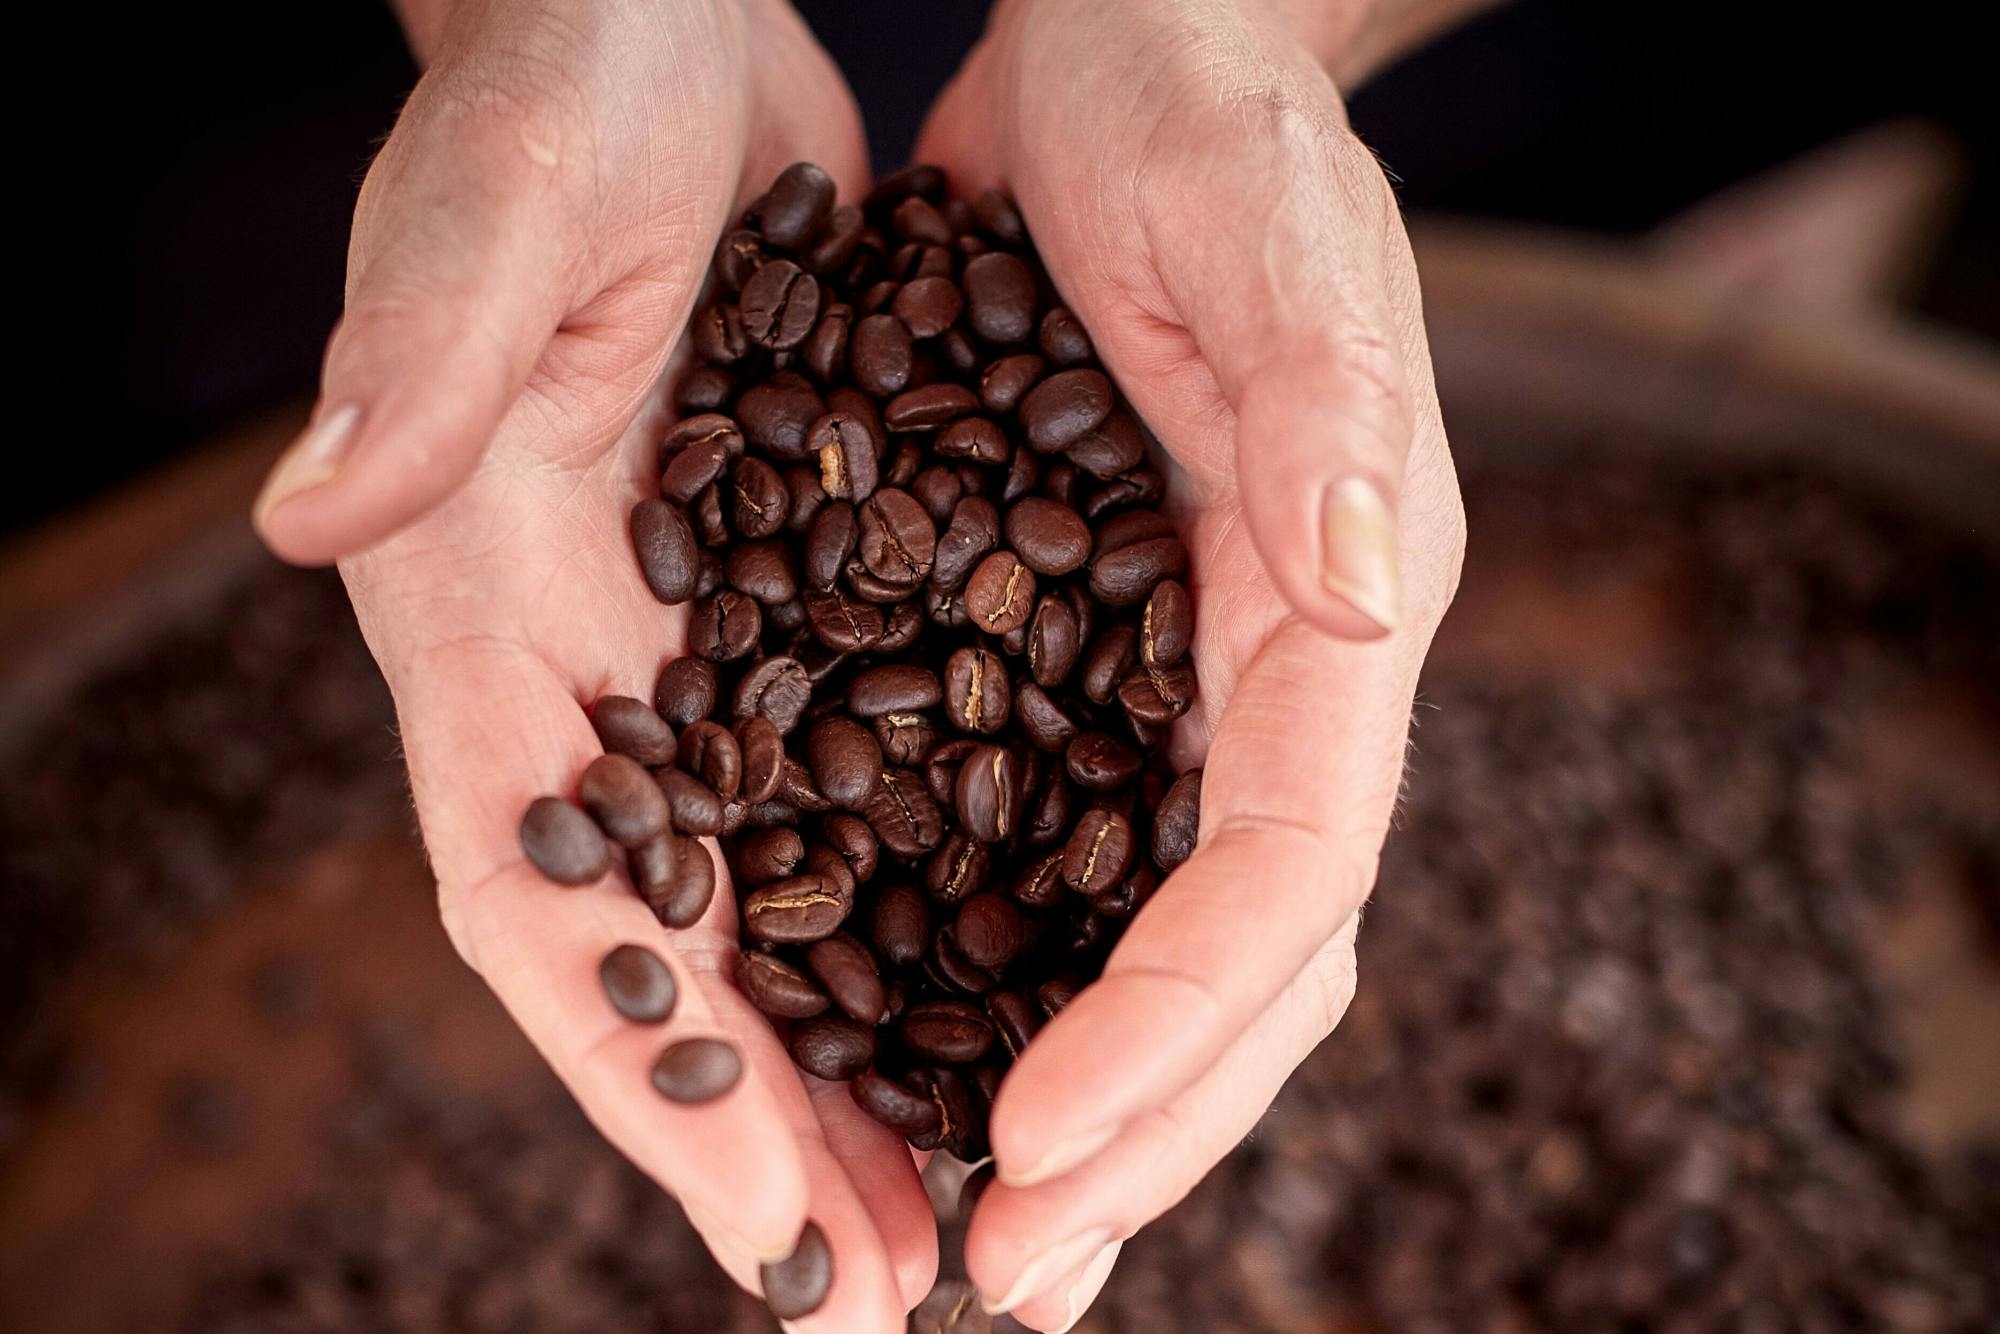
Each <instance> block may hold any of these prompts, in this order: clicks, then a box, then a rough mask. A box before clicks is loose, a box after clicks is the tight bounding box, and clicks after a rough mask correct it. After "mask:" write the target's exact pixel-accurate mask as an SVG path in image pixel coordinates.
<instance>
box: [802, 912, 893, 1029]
mask: <svg viewBox="0 0 2000 1334" xmlns="http://www.w3.org/2000/svg"><path fill="white" fill-rule="evenodd" d="M806 967H808V968H810V969H811V970H812V974H813V976H814V977H816V978H818V979H819V983H820V985H821V986H822V987H824V988H826V994H827V995H829V996H831V997H832V998H833V1003H834V1004H836V1005H838V1006H839V1007H840V1008H841V1009H842V1010H845V1011H846V1012H847V1015H848V1017H849V1018H852V1019H855V1020H858V1021H859V1022H861V1023H864V1024H870V1025H873V1024H879V1023H883V1022H885V1021H886V1020H887V1018H888V1004H889V1003H888V996H887V993H886V992H885V991H884V989H883V986H882V974H881V971H880V970H879V969H877V968H876V966H875V956H874V955H872V954H870V953H869V952H868V947H867V946H866V945H863V944H862V943H861V942H860V941H858V940H856V939H855V938H854V937H853V936H850V935H848V934H847V933H846V932H841V933H839V934H837V935H832V936H828V937H827V938H826V939H825V940H821V941H816V942H814V944H813V945H812V946H811V947H810V948H809V949H807V950H806Z"/></svg>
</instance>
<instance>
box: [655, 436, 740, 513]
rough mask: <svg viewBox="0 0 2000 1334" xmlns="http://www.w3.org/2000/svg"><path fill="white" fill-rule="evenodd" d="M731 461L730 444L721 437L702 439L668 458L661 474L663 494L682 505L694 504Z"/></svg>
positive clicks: (661, 492) (661, 490) (665, 497)
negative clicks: (727, 444) (697, 497)
mask: <svg viewBox="0 0 2000 1334" xmlns="http://www.w3.org/2000/svg"><path fill="white" fill-rule="evenodd" d="M725 420H726V419H725ZM729 463H730V457H729V450H728V447H727V446H726V445H725V444H724V443H723V442H722V441H721V440H718V439H715V438H712V437H711V438H704V439H701V440H698V441H696V442H695V443H693V444H691V445H689V446H688V447H687V448H686V449H683V450H681V451H680V452H679V453H678V454H675V455H674V456H673V457H672V458H671V459H669V460H667V466H666V469H665V471H663V472H662V473H661V474H660V495H661V496H662V497H663V498H664V499H667V500H671V501H673V502H674V503H675V504H678V505H691V504H693V503H694V499H695V497H696V496H698V495H700V494H701V493H702V491H703V490H705V489H706V488H708V487H709V486H711V485H713V484H714V482H715V480H716V479H717V478H718V477H720V476H722V474H723V473H724V472H725V471H726V470H727V469H728V467H729Z"/></svg>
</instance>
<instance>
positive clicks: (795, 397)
mask: <svg viewBox="0 0 2000 1334" xmlns="http://www.w3.org/2000/svg"><path fill="white" fill-rule="evenodd" d="M825 411H826V405H825V404H824V403H823V402H821V400H820V396H819V393H818V391H816V390H815V389H814V388H813V387H812V382H811V381H809V380H807V379H806V378H805V377H804V376H803V375H795V374H793V373H792V372H790V371H779V372H777V373H776V374H774V375H772V376H771V378H770V379H768V380H765V381H764V382H762V383H761V384H756V385H752V386H751V387H750V388H748V389H746V390H744V391H743V394H742V397H740V398H738V399H737V400H736V420H737V422H738V423H740V424H741V426H742V428H743V438H744V440H745V441H746V442H748V443H749V444H751V445H755V446H756V447H757V448H759V449H761V450H764V451H765V452H766V453H768V454H770V455H771V456H772V457H773V458H776V459H781V460H787V461H789V460H796V459H802V458H804V457H805V456H806V431H807V430H808V429H809V428H810V427H811V426H812V424H813V423H814V422H816V421H818V420H819V419H820V417H821V415H822V414H824V413H825Z"/></svg>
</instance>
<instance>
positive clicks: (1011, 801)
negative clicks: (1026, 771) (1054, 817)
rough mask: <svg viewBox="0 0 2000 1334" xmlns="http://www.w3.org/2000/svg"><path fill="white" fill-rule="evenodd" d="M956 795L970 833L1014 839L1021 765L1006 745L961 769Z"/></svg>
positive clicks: (979, 753) (982, 751) (985, 750)
mask: <svg viewBox="0 0 2000 1334" xmlns="http://www.w3.org/2000/svg"><path fill="white" fill-rule="evenodd" d="M955 795H956V803H955V804H956V807H957V810H958V818H959V820H960V821H961V822H963V824H964V825H965V829H966V832H967V833H969V834H971V835H972V836H973V837H974V838H976V839H978V840H979V841H980V842H982V843H998V842H1000V841H1002V840H1003V839H1007V838H1011V837H1012V836H1013V835H1014V833H1015V831H1016V830H1017V829H1018V828H1019V825H1020V818H1021V795H1022V783H1021V766H1020V762H1019V761H1018V760H1016V759H1015V758H1014V753H1013V752H1012V751H1010V750H1008V749H1006V748H1005V747H1004V746H981V747H979V748H978V749H977V750H975V751H973V752H972V754H970V755H968V756H967V757H966V759H965V762H964V763H963V764H961V765H960V766H959V769H958V782H957V792H956V794H955ZM974 962H975V963H977V962H979V961H978V960H977V959H975V960H974Z"/></svg>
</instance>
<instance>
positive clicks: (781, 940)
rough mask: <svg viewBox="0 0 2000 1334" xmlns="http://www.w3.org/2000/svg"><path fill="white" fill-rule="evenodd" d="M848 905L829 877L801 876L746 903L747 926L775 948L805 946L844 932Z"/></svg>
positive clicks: (768, 888)
mask: <svg viewBox="0 0 2000 1334" xmlns="http://www.w3.org/2000/svg"><path fill="white" fill-rule="evenodd" d="M847 909H848V905H847V904H846V903H845V902H844V901H843V900H842V899H841V896H840V895H839V894H837V893H835V892H834V889H833V886H831V885H829V884H828V883H827V882H826V879H825V877H823V876H817V875H797V876H792V877H790V878H788V879H785V880H780V881H778V882H777V883H775V884H770V885H766V886H764V887H763V888H762V889H759V890H756V891H754V892H752V893H751V894H750V896H749V897H748V898H746V899H744V901H743V925H744V929H745V930H747V931H748V932H749V933H750V934H751V935H752V936H754V937H756V938H757V939H758V940H761V941H764V942H765V943H767V944H772V945H803V944H807V943H809V942H811V941H815V940H824V939H826V938H827V937H828V936H830V935H832V934H833V933H834V932H835V931H838V930H839V929H840V924H841V922H842V921H843V920H845V919H846V917H847Z"/></svg>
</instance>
